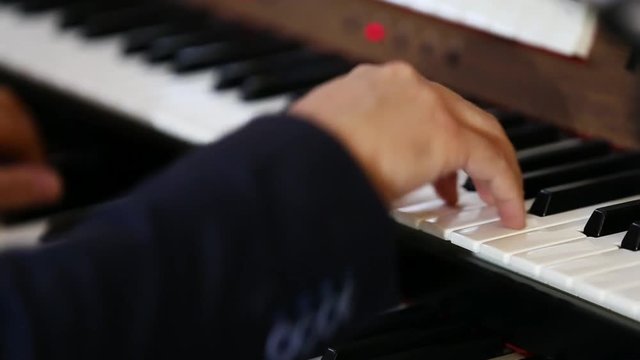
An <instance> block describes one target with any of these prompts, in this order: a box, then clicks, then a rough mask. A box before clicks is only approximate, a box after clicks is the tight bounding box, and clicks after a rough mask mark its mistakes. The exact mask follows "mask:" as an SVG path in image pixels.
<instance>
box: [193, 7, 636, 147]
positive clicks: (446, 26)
mask: <svg viewBox="0 0 640 360" xmlns="http://www.w3.org/2000/svg"><path fill="white" fill-rule="evenodd" d="M193 2H194V3H196V4H197V5H198V6H204V7H208V8H211V9H213V10H215V11H217V12H221V13H223V14H227V15H229V16H232V17H236V18H238V17H239V18H241V19H245V20H247V21H250V22H252V23H255V24H258V25H263V26H268V27H270V28H274V29H276V30H279V31H281V32H283V33H285V34H288V35H290V36H294V37H297V38H301V39H303V40H305V41H307V42H309V43H312V44H316V45H317V46H319V47H324V48H328V49H331V50H333V51H338V52H340V53H342V54H344V55H345V56H348V57H350V58H354V59H358V60H364V61H372V62H381V61H387V60H393V59H403V60H406V61H408V62H411V63H412V64H414V65H415V66H416V67H417V68H418V69H419V70H420V71H421V72H422V73H424V75H425V76H427V77H429V78H430V79H433V80H435V81H438V82H441V83H443V84H446V85H448V86H450V87H452V88H454V89H456V90H458V91H460V92H462V93H464V94H466V95H468V96H472V97H476V98H479V99H482V100H485V101H489V102H494V103H496V104H497V105H501V106H505V107H509V108H512V109H514V110H517V111H520V112H522V113H524V114H527V115H530V116H532V117H535V118H539V119H542V120H544V121H548V122H552V123H554V124H557V125H559V126H561V127H565V128H569V129H575V130H576V131H578V132H579V133H581V134H583V135H586V136H596V137H603V138H606V139H609V140H610V141H613V142H614V143H616V144H618V145H620V146H624V147H638V148H640V116H637V115H638V114H636V109H635V106H634V103H635V102H636V95H635V94H636V90H637V89H636V87H638V85H637V84H638V81H637V80H636V79H635V78H634V76H633V74H631V73H630V72H629V71H627V70H626V69H625V65H626V62H627V59H628V56H629V49H628V47H626V46H625V45H624V44H623V43H621V42H620V41H618V40H617V39H615V38H614V37H613V36H611V35H609V34H607V33H605V32H604V31H602V30H600V31H599V33H598V37H597V40H596V44H595V46H594V49H593V51H592V54H591V56H590V57H589V59H587V60H586V61H583V60H577V59H568V58H564V57H560V56H557V55H554V54H551V53H547V52H544V51H540V50H537V49H532V48H529V47H526V46H523V45H520V44H517V43H515V42H512V41H508V40H504V39H500V38H497V37H494V36H491V35H488V34H485V33H482V32H478V31H474V30H471V29H467V28H463V27H460V26H457V25H455V24H451V23H447V22H444V21H441V20H439V19H435V18H431V17H428V16H424V15H421V14H417V13H412V12H410V11H407V10H405V9H402V8H398V7H395V6H392V5H389V4H386V3H382V2H378V1H373V0H253V1H252V0H193ZM370 22H379V23H380V24H382V25H384V26H385V28H386V30H387V34H386V35H387V36H386V39H385V40H384V41H382V42H379V43H372V42H369V41H367V40H366V38H365V37H364V35H363V33H364V31H363V29H364V27H365V26H366V25H367V24H368V23H370ZM636 116H637V117H636Z"/></svg>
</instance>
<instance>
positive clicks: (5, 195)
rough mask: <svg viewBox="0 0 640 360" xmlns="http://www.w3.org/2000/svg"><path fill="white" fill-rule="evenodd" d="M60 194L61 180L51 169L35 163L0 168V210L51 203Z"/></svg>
mask: <svg viewBox="0 0 640 360" xmlns="http://www.w3.org/2000/svg"><path fill="white" fill-rule="evenodd" d="M61 195H62V180H61V179H60V177H59V176H58V175H57V174H56V173H55V171H53V170H52V169H50V168H48V167H44V166H37V165H15V166H9V167H2V168H0V211H7V210H19V209H23V208H28V207H33V206H37V205H46V204H51V203H53V202H55V201H56V200H58V199H59V198H60V197H61Z"/></svg>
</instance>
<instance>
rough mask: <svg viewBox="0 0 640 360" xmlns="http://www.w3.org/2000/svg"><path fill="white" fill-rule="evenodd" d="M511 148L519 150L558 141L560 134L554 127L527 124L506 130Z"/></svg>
mask: <svg viewBox="0 0 640 360" xmlns="http://www.w3.org/2000/svg"><path fill="white" fill-rule="evenodd" d="M506 133H507V137H508V138H509V140H510V141H511V143H512V144H513V147H514V148H516V149H518V150H520V149H526V148H530V147H534V146H539V145H544V144H548V143H550V142H554V141H558V140H560V138H561V137H562V133H561V132H560V131H559V130H558V129H557V128H556V127H554V126H552V125H548V124H542V123H528V124H525V125H523V126H518V127H514V128H511V129H508V130H506Z"/></svg>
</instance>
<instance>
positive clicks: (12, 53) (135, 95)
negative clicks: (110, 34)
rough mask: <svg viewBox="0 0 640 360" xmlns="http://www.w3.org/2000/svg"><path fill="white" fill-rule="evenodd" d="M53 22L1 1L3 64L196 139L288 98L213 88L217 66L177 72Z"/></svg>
mask: <svg viewBox="0 0 640 360" xmlns="http://www.w3.org/2000/svg"><path fill="white" fill-rule="evenodd" d="M56 23H57V17H56V14H55V13H47V14H42V15H37V16H29V17H26V16H23V15H22V14H20V13H19V12H17V11H15V10H11V9H10V8H6V7H0V65H2V66H4V67H6V68H8V69H11V70H13V71H15V72H16V73H18V74H20V75H23V76H25V77H27V78H32V79H34V80H37V81H41V82H43V83H46V84H49V85H51V86H53V87H56V88H58V89H59V90H61V91H62V92H67V93H70V94H72V95H75V96H77V97H79V98H82V99H84V100H87V101H89V102H91V103H94V104H96V105H98V106H101V107H103V108H106V109H109V110H111V111H114V112H116V113H120V114H122V115H125V116H127V117H130V118H132V119H133V120H135V121H139V122H141V123H142V124H143V125H145V126H149V127H151V128H155V129H157V130H159V131H161V132H164V133H166V134H168V135H170V136H174V137H178V138H181V139H183V140H186V141H188V142H192V143H196V144H197V143H203V142H208V141H213V140H217V139H219V138H220V137H222V136H224V135H226V134H227V133H229V132H230V131H233V130H234V129H237V128H239V127H240V126H242V125H244V124H245V123H247V122H248V121H249V120H250V119H251V118H253V117H255V116H257V115H260V114H262V113H270V112H275V111H280V110H282V109H284V107H285V106H286V104H287V103H288V99H287V98H286V97H274V98H271V99H266V100H262V101H255V102H254V101H251V102H245V101H242V100H241V99H240V97H239V94H238V93H237V92H236V91H225V92H214V91H213V82H214V78H215V76H214V75H213V72H212V71H202V72H199V73H195V74H189V75H183V74H179V75H178V74H174V73H173V72H172V71H171V70H170V69H169V68H168V67H167V66H152V65H149V64H147V63H145V62H144V61H143V60H142V59H139V58H137V57H129V56H123V55H121V51H120V43H119V41H118V40H117V39H111V40H100V41H97V40H92V41H86V40H85V39H84V38H82V37H81V36H80V35H79V34H77V33H76V32H67V31H60V30H59V29H58V28H57V24H56Z"/></svg>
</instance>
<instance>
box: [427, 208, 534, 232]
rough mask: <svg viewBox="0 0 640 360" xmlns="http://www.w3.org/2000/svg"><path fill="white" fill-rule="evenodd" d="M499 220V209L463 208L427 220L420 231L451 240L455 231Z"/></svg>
mask: <svg viewBox="0 0 640 360" xmlns="http://www.w3.org/2000/svg"><path fill="white" fill-rule="evenodd" d="M525 204H526V206H530V205H531V201H530V200H528V201H525ZM499 220H500V217H499V215H498V209H497V208H495V207H493V206H481V207H474V208H472V209H464V208H463V209H461V210H460V211H457V212H455V213H453V214H451V213H445V214H442V215H441V216H436V217H432V218H430V219H427V220H425V221H423V222H421V223H420V229H421V230H423V231H425V232H427V233H429V234H431V235H434V236H438V237H440V238H442V239H445V240H451V235H452V233H453V232H454V231H457V230H461V229H465V228H468V227H472V226H478V225H482V224H486V223H490V222H494V221H499Z"/></svg>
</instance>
